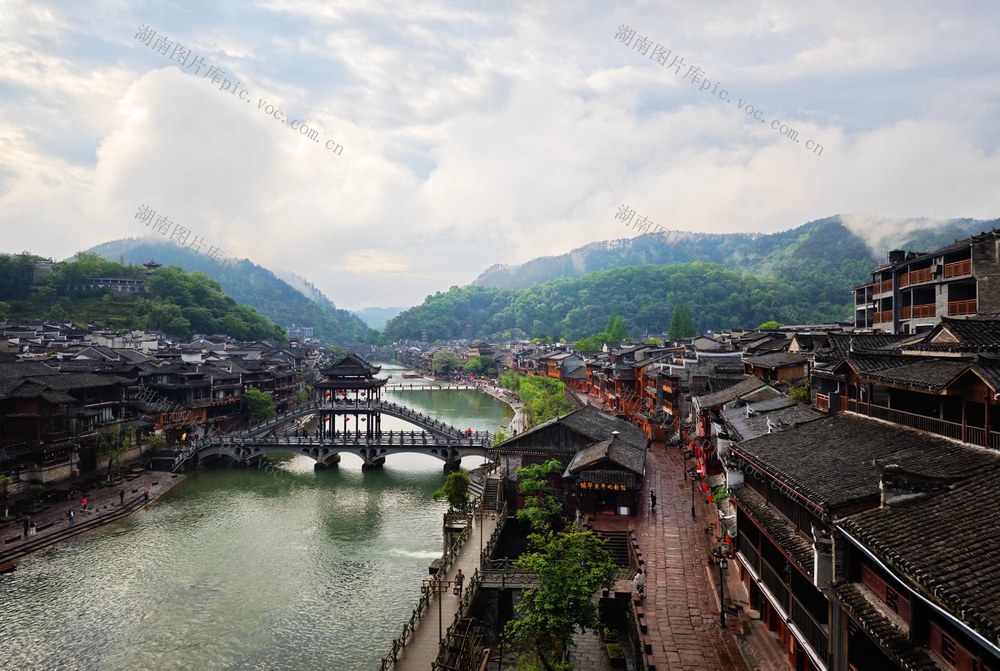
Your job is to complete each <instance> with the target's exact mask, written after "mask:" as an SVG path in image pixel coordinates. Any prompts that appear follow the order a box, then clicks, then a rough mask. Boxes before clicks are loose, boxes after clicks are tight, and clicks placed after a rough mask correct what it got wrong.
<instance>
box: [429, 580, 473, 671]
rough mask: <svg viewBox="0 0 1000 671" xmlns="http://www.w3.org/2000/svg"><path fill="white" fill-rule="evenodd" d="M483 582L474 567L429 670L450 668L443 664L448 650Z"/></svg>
mask: <svg viewBox="0 0 1000 671" xmlns="http://www.w3.org/2000/svg"><path fill="white" fill-rule="evenodd" d="M482 583H483V577H482V574H481V573H480V572H479V569H476V570H475V571H474V572H473V573H472V577H471V578H470V579H469V588H468V589H467V590H463V593H462V600H461V601H460V602H459V604H458V610H456V611H455V617H453V618H452V620H451V624H450V625H448V630H447V631H446V632H445V634H444V638H442V639H441V642H440V643H438V654H437V659H435V660H434V661H433V662H431V671H437V670H438V669H450V668H452V667H449V666H444V664H445V661H446V660H447V655H448V652H449V651H450V650H451V649H452V648H453V647H454V648H458V647H459V646H458V645H455V639H456V638H457V635H458V630H459V627H460V626H461V623H462V620H463V619H464V618H465V615H466V613H468V612H469V610H470V609H471V608H472V602H473V601H475V600H476V594H477V593H478V592H479V587H480V586H481V585H482Z"/></svg>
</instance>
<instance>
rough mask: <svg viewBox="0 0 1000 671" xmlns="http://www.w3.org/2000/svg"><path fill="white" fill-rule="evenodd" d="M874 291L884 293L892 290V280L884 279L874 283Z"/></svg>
mask: <svg viewBox="0 0 1000 671" xmlns="http://www.w3.org/2000/svg"><path fill="white" fill-rule="evenodd" d="M872 290H873V293H876V294H884V293H889V292H891V291H892V280H883V281H881V282H875V283H874V284H872Z"/></svg>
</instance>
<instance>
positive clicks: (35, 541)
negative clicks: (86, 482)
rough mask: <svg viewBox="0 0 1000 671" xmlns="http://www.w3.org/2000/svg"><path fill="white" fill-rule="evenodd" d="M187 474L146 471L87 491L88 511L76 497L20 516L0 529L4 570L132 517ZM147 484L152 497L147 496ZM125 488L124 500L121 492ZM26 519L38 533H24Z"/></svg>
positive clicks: (0, 563)
mask: <svg viewBox="0 0 1000 671" xmlns="http://www.w3.org/2000/svg"><path fill="white" fill-rule="evenodd" d="M185 477H186V476H184V475H176V474H171V473H162V472H151V473H144V474H143V475H141V476H139V477H137V478H135V479H133V480H129V481H125V482H123V483H122V484H120V485H116V486H113V487H101V488H99V489H91V490H90V491H88V492H86V495H87V510H86V511H84V510H83V509H82V505H81V498H77V497H74V498H73V499H72V500H70V501H65V502H63V503H55V504H53V505H50V506H49V507H48V508H46V509H45V510H43V511H41V512H39V513H36V514H34V515H25V516H23V517H19V518H18V519H17V520H16V521H15V522H14V523H12V524H10V525H8V526H7V527H6V528H4V529H0V570H10V569H12V568H13V567H14V565H15V564H16V563H17V562H19V561H21V560H23V559H24V558H25V557H27V556H28V555H30V554H32V553H33V552H37V551H38V550H42V549H45V548H47V547H50V546H52V545H54V544H56V543H59V542H61V541H64V540H67V539H69V538H73V537H74V536H78V535H79V534H82V533H86V532H87V531H91V530H93V529H97V528H99V527H102V526H104V525H105V524H108V523H110V522H114V521H116V520H119V519H122V518H124V517H128V516H129V515H131V514H132V513H134V512H135V511H137V510H140V509H142V508H144V507H146V506H147V505H148V504H150V503H152V502H153V501H155V500H156V499H157V498H159V497H160V496H162V495H163V494H165V493H166V492H167V491H169V490H170V489H171V488H172V487H174V486H175V485H177V484H178V483H180V482H181V481H183V480H184V479H185ZM147 487H148V488H149V500H148V501H147V500H146V497H145V490H146V488H147ZM123 489H124V490H125V500H124V502H122V501H121V496H120V494H119V492H121V491H122V490H123ZM81 497H82V495H81ZM70 510H72V511H73V514H74V516H75V520H74V521H73V522H70V521H69V511H70ZM25 519H28V520H31V521H33V522H34V523H35V528H36V530H37V532H36V535H34V536H28V537H25V536H24V534H23V531H22V530H23V527H22V522H23V520H25Z"/></svg>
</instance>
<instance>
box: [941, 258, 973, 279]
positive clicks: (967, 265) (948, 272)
mask: <svg viewBox="0 0 1000 671" xmlns="http://www.w3.org/2000/svg"><path fill="white" fill-rule="evenodd" d="M971 274H972V259H966V260H964V261H955V262H954V263H946V264H944V276H945V277H961V276H962V275H971Z"/></svg>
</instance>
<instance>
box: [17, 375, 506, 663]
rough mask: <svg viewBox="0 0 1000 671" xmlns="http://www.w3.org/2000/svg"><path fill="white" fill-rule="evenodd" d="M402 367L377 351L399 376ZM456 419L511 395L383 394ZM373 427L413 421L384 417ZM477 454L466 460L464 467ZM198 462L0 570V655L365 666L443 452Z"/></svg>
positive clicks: (397, 624)
mask: <svg viewBox="0 0 1000 671" xmlns="http://www.w3.org/2000/svg"><path fill="white" fill-rule="evenodd" d="M402 370H403V369H401V368H399V367H396V366H388V365H386V366H383V371H382V374H383V376H384V375H385V374H386V373H389V374H392V375H393V381H397V380H399V373H400V372H401V371H402ZM389 396H390V399H391V400H396V401H398V402H404V403H407V404H409V405H411V406H412V407H414V408H416V409H418V410H421V411H422V412H425V413H428V414H431V415H432V416H436V417H438V418H440V419H441V420H443V421H446V422H449V423H452V424H454V425H456V426H459V427H461V428H472V429H473V430H478V429H485V430H490V431H492V430H495V429H496V428H497V427H498V426H499V425H500V424H502V423H504V422H505V421H507V420H509V418H510V416H511V413H510V411H509V409H508V408H507V407H506V406H504V405H502V404H500V403H499V402H497V401H495V400H493V399H492V398H489V397H488V396H486V395H484V394H481V393H479V392H475V391H424V392H418V391H412V392H411V391H407V392H401V393H399V392H393V393H390V395H389ZM382 427H383V429H384V430H388V429H404V428H405V429H409V428H412V427H411V426H410V425H408V424H405V423H404V422H402V421H400V420H396V419H394V418H390V417H383V419H382ZM478 463H481V460H479V459H466V460H465V461H464V462H463V467H466V468H469V467H474V466H475V465H477V464H478ZM312 465H313V462H312V460H310V459H308V458H306V457H303V456H297V457H294V458H292V459H290V460H288V461H285V462H282V463H281V465H280V468H279V469H278V470H277V472H272V473H269V472H265V471H263V470H252V469H233V468H217V469H212V470H205V471H201V472H198V473H196V474H194V475H193V476H192V477H191V478H189V479H188V480H187V481H185V482H183V483H181V484H180V485H178V486H177V487H176V488H175V489H174V490H172V491H171V492H169V493H168V494H167V495H166V496H164V497H163V498H161V499H160V500H159V501H158V502H157V503H156V504H155V505H153V506H151V507H150V508H149V509H147V510H145V511H143V512H140V513H137V514H136V515H134V516H133V517H131V518H129V519H127V520H123V521H121V522H117V523H114V524H112V525H110V526H107V527H104V528H102V529H100V530H98V531H96V532H93V533H91V534H88V535H85V536H81V537H79V538H77V539H75V540H73V541H71V542H67V543H63V544H61V545H59V546H57V547H56V548H54V549H53V550H51V551H48V552H45V553H42V554H39V555H35V556H34V557H31V558H29V559H27V560H25V561H24V562H23V563H22V564H21V565H20V566H19V567H18V569H17V571H15V572H13V573H10V574H7V575H2V576H0V668H3V669H32V670H33V669H45V670H56V669H66V670H70V669H73V670H82V669H93V670H95V671H96V670H98V669H100V670H102V671H103V670H108V669H110V670H117V669H129V670H131V669H154V670H160V669H197V670H201V669H233V670H236V669H240V670H242V669H260V670H265V669H266V670H270V669H332V670H338V671H339V670H341V669H345V670H353V669H371V668H373V667H374V666H375V665H376V664H377V663H378V660H379V659H380V658H381V656H382V655H383V654H385V652H386V651H387V650H388V648H389V645H390V643H391V641H392V639H393V637H395V636H396V635H398V634H399V632H400V631H401V630H402V627H403V623H404V622H405V621H406V620H407V619H408V618H409V615H410V612H411V610H412V608H413V606H414V604H415V603H416V601H417V598H418V597H419V584H420V580H421V579H422V578H424V577H426V576H427V565H428V564H429V563H430V562H431V560H432V559H434V558H436V557H438V556H440V554H441V549H442V532H441V515H442V513H443V512H444V510H445V508H446V504H445V503H443V502H442V503H437V502H434V501H433V500H432V499H431V493H432V492H433V491H434V490H435V489H437V488H438V487H439V486H440V484H441V482H442V478H443V475H442V469H441V467H442V463H441V462H440V461H438V460H437V459H434V458H432V457H425V456H421V455H395V456H390V457H389V458H388V459H387V460H386V464H385V467H384V468H383V469H380V470H374V471H364V472H362V470H361V460H360V459H359V458H357V457H354V456H351V455H345V456H344V457H343V460H342V462H341V465H340V468H339V469H336V470H327V471H314V470H313V468H312Z"/></svg>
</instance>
